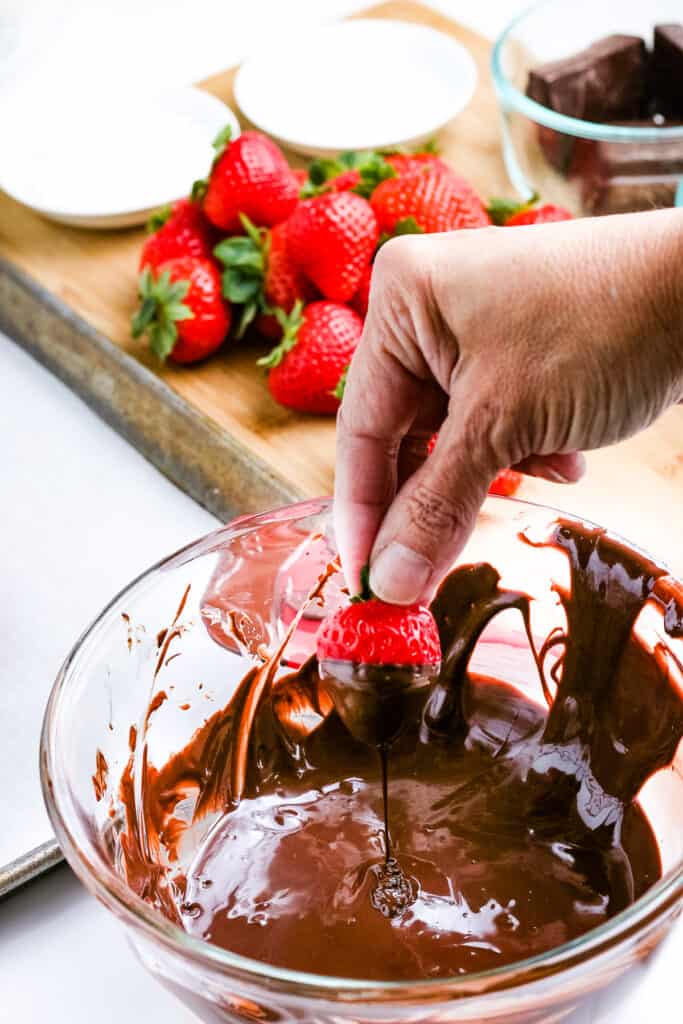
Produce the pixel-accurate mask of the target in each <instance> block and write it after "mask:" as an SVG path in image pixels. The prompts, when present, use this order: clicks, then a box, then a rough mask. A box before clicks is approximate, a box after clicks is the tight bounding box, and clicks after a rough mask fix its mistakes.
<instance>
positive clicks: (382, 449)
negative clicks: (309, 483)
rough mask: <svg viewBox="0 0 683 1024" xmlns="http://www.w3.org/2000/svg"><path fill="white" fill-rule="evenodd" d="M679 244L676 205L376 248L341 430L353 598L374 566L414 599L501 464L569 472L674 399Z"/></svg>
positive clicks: (682, 328) (341, 540) (406, 598)
mask: <svg viewBox="0 0 683 1024" xmlns="http://www.w3.org/2000/svg"><path fill="white" fill-rule="evenodd" d="M682 255H683V216H682V213H681V211H678V210H666V211H658V212H653V213H641V214H630V215H626V216H620V217H606V218H602V219H600V220H578V221H573V222H565V223H559V224H549V225H543V226H538V227H525V228H515V229H509V228H484V229H479V230H476V231H460V232H452V233H449V234H442V235H422V236H420V235H415V236H406V237H403V238H397V239H395V240H392V241H390V242H388V243H387V244H386V245H385V246H383V247H382V249H381V250H380V252H379V254H378V256H377V259H376V262H375V267H374V270H373V277H372V290H371V295H370V306H369V310H368V316H367V319H366V323H365V330H364V333H363V338H362V340H361V343H360V346H359V348H358V350H357V352H356V355H355V356H354V360H353V363H352V366H351V370H350V372H349V376H348V380H347V384H346V390H345V394H344V400H343V403H342V407H341V410H340V413H339V419H338V430H337V477H336V489H335V526H336V532H337V541H338V544H339V549H340V553H341V555H342V560H343V564H344V568H345V571H346V575H347V579H348V582H349V585H350V586H351V588H352V589H353V590H354V591H355V590H357V589H358V583H359V573H360V569H361V567H362V566H363V565H364V564H365V563H367V562H368V561H370V566H371V575H370V583H371V587H372V589H373V591H374V592H375V593H376V594H377V595H378V596H379V597H381V598H383V599H384V600H387V601H392V602H395V603H397V604H407V603H410V602H412V601H415V600H418V599H419V598H425V597H426V596H427V595H429V593H430V592H431V590H432V589H433V588H434V586H435V585H436V583H437V582H438V581H439V579H440V578H441V577H442V575H443V573H444V572H445V571H446V570H447V569H448V567H449V566H450V565H451V564H452V562H453V560H454V559H455V557H456V556H457V555H458V553H459V551H460V550H461V549H462V547H463V546H464V544H465V542H466V540H467V538H468V536H469V534H470V532H471V530H472V528H473V526H474V522H475V519H476V515H477V512H478V510H479V507H480V506H481V504H482V502H483V500H484V498H485V496H486V492H487V490H488V487H489V484H490V483H491V481H492V480H493V478H494V476H495V475H496V473H497V472H498V471H499V470H500V469H503V468H505V467H507V466H511V465H512V466H517V467H518V468H520V469H522V470H523V471H524V472H526V473H530V474H533V475H535V476H542V477H545V478H547V479H550V480H555V481H558V482H561V481H565V482H572V481H575V480H577V479H578V478H579V477H580V476H581V474H582V472H583V457H582V456H581V455H580V454H579V453H580V451H581V450H582V449H591V448H598V447H601V446H603V445H608V444H612V443H614V442H616V441H618V440H621V439H623V438H625V437H628V436H629V435H631V434H633V433H635V432H637V431H638V430H640V429H642V428H644V427H646V426H647V425H648V424H650V423H651V422H652V421H653V420H654V419H655V418H656V417H657V416H659V414H660V413H661V412H663V411H664V409H666V408H667V406H669V405H670V404H672V403H674V402H676V401H680V400H681V399H683V271H681V269H680V268H681V267H682V266H683V260H681V256H682ZM437 430H438V431H439V438H438V441H437V444H436V447H435V449H434V451H433V453H432V454H431V455H430V456H429V458H427V444H428V442H429V439H430V438H431V436H432V435H433V434H434V433H435V432H436V431H437Z"/></svg>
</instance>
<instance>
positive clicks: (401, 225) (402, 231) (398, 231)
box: [377, 214, 424, 249]
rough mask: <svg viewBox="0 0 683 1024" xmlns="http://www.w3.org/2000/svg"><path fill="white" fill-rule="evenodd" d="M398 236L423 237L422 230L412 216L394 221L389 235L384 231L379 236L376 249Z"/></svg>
mask: <svg viewBox="0 0 683 1024" xmlns="http://www.w3.org/2000/svg"><path fill="white" fill-rule="evenodd" d="M399 235H424V228H422V227H420V225H419V224H418V223H417V221H416V220H415V218H414V217H413V216H412V214H411V216H410V217H403V218H402V219H401V220H397V221H396V223H395V224H394V230H393V231H392V232H391V233H388V232H386V231H384V232H383V233H382V234H381V235H380V239H379V242H378V243H377V248H378V249H380V248H381V247H382V246H383V245H384V243H385V242H388V241H389V239H390V238H398V236H399Z"/></svg>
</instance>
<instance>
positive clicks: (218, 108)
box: [0, 87, 239, 228]
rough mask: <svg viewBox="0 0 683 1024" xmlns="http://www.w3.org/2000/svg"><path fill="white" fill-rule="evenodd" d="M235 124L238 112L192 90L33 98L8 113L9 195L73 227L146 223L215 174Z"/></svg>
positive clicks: (5, 159) (2, 182)
mask: <svg viewBox="0 0 683 1024" xmlns="http://www.w3.org/2000/svg"><path fill="white" fill-rule="evenodd" d="M228 123H230V124H231V126H232V128H233V134H234V136H237V135H239V123H238V121H237V118H236V117H235V115H234V114H233V112H232V111H231V110H230V108H229V107H226V105H225V104H224V103H222V102H221V101H220V100H218V99H216V97H215V96H211V95H209V93H206V92H202V91H201V90H200V89H193V88H189V87H188V88H181V89H172V90H168V91H165V92H163V93H159V94H157V95H154V96H147V95H142V96H141V95H139V94H138V95H135V96H133V95H126V94H125V93H123V92H121V93H118V94H117V95H116V96H107V97H104V96H93V95H91V96H88V95H79V96H77V97H76V96H72V97H71V98H70V99H69V98H67V97H65V96H63V95H62V96H60V97H58V98H54V97H53V98H52V99H51V98H50V97H41V98H40V100H38V99H36V97H31V98H29V97H24V99H23V100H22V101H17V102H16V103H15V104H13V108H12V110H11V111H9V112H8V111H6V110H3V112H2V123H1V124H0V129H1V131H2V156H1V158H0V188H2V189H4V190H5V192H7V193H9V195H11V196H12V197H13V198H14V199H17V200H18V201H19V202H20V203H24V204H25V205H26V206H30V207H31V208H32V209H34V210H36V211H37V212H38V213H41V214H43V215H44V216H45V217H49V218H50V219H51V220H56V221H60V222H61V223H64V224H73V225H76V226H78V227H92V228H107V227H126V226H128V225H131V224H140V223H142V222H143V221H145V220H146V219H147V217H148V216H149V213H150V212H151V211H152V210H154V209H156V208H157V207H159V206H163V205H164V204H165V203H168V202H171V201H172V200H174V199H178V198H179V197H180V196H183V195H187V194H188V193H189V191H190V188H191V186H192V182H193V181H194V180H195V179H196V178H201V177H204V176H205V175H206V173H207V172H208V170H209V167H210V166H211V160H212V157H213V150H212V147H211V143H212V141H213V139H214V138H215V136H216V135H217V134H218V132H219V131H220V129H221V128H223V127H224V126H225V125H226V124H228Z"/></svg>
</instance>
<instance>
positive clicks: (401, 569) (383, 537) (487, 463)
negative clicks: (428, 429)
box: [370, 414, 501, 604]
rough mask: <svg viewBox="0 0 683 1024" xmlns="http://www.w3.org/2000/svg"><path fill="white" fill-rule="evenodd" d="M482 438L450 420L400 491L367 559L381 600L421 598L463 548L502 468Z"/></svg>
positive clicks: (484, 434) (402, 601) (372, 583)
mask: <svg viewBox="0 0 683 1024" xmlns="http://www.w3.org/2000/svg"><path fill="white" fill-rule="evenodd" d="M481 426H482V428H483V424H482V425H481ZM487 436H490V435H487V431H486V430H485V429H478V430H477V429H472V427H471V425H467V424H465V423H463V422H462V421H461V422H458V421H456V419H455V418H454V417H453V414H451V415H450V416H449V417H448V419H447V420H446V422H445V423H444V425H443V426H442V428H441V430H440V432H439V438H438V440H437V442H436V446H435V448H434V451H433V452H432V454H431V455H430V456H429V458H428V459H427V460H426V461H425V462H424V464H423V465H422V466H421V468H420V469H419V470H417V472H416V473H414V474H413V476H411V477H410V478H409V479H408V480H407V481H406V483H405V484H404V485H403V487H402V488H401V490H400V491H399V493H398V495H397V497H396V498H395V499H394V501H393V503H392V505H391V506H390V508H389V510H388V512H387V514H386V516H385V518H384V521H383V523H382V525H381V527H380V530H379V532H378V534H377V538H376V540H375V543H374V546H373V549H372V553H371V556H370V586H371V589H372V591H373V592H374V593H375V594H376V595H377V596H378V597H379V598H381V599H382V600H384V601H389V602H390V603H392V604H412V603H414V602H415V601H418V600H420V599H424V598H426V597H427V595H430V594H431V592H432V590H433V589H434V587H435V586H436V585H437V583H438V582H439V580H440V579H441V577H442V576H443V574H444V573H445V572H446V570H447V569H448V568H450V566H451V565H452V563H453V561H454V559H455V558H456V557H457V555H458V554H459V553H460V551H461V550H462V548H463V547H464V546H465V543H466V542H467V539H468V537H469V535H470V533H471V532H472V530H473V528H474V524H475V521H476V518H477V513H478V512H479V509H480V508H481V505H482V504H483V502H484V499H485V498H486V494H487V491H488V488H489V485H490V483H491V481H492V480H493V478H494V476H495V475H496V473H497V471H498V469H500V468H501V467H500V465H499V460H498V459H496V458H495V456H494V455H493V452H492V449H491V447H490V445H488V443H487V440H486V439H487Z"/></svg>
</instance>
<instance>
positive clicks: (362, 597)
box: [351, 563, 375, 604]
mask: <svg viewBox="0 0 683 1024" xmlns="http://www.w3.org/2000/svg"><path fill="white" fill-rule="evenodd" d="M374 596H375V595H374V594H373V592H372V590H371V589H370V566H369V565H368V564H367V563H366V564H365V565H364V566H363V568H362V569H361V571H360V592H359V593H358V594H355V595H354V596H353V597H352V598H351V604H362V603H363V601H372V599H373V598H374Z"/></svg>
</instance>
